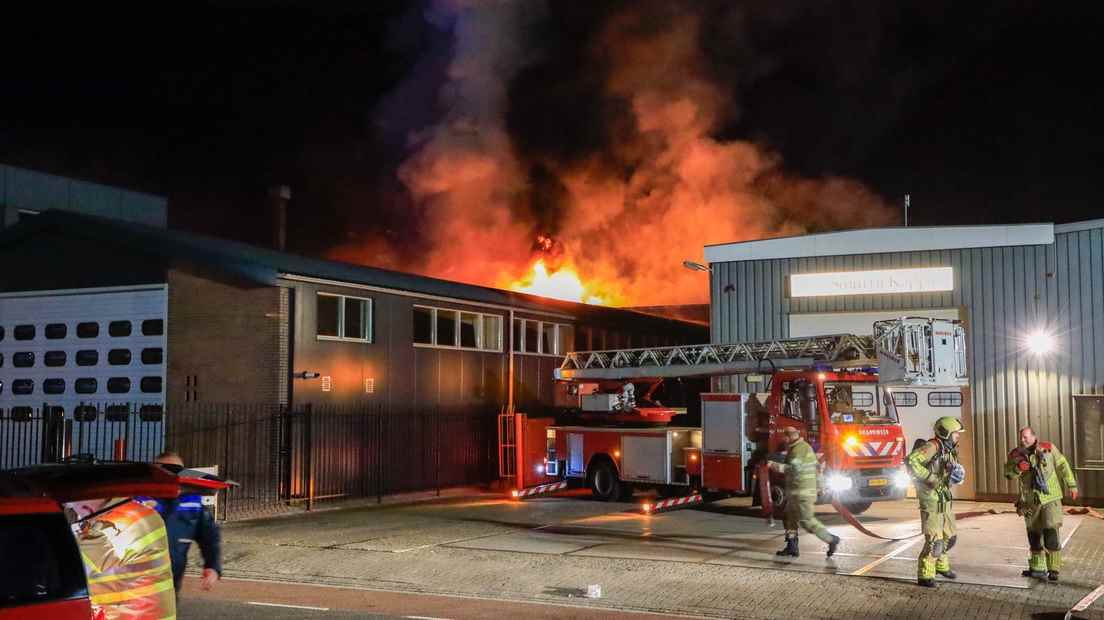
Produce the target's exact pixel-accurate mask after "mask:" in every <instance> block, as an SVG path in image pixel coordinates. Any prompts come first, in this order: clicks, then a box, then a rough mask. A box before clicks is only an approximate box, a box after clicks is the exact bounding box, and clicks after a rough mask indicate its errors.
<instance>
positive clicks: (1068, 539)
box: [1062, 519, 1085, 549]
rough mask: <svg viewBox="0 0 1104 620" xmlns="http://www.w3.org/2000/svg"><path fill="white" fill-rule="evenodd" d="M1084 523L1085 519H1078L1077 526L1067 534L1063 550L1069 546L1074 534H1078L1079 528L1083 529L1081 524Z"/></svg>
mask: <svg viewBox="0 0 1104 620" xmlns="http://www.w3.org/2000/svg"><path fill="white" fill-rule="evenodd" d="M1084 522H1085V520H1084V519H1078V520H1077V525H1075V526H1073V529H1072V530H1070V533H1069V534H1066V539H1065V540H1063V541H1062V548H1063V549H1065V548H1066V545H1068V544H1069V541H1070V539H1071V538H1073V533H1074V532H1076V531H1077V528H1079V527H1081V524H1082V523H1084Z"/></svg>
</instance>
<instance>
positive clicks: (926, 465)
mask: <svg viewBox="0 0 1104 620" xmlns="http://www.w3.org/2000/svg"><path fill="white" fill-rule="evenodd" d="M907 463H908V469H909V473H910V474H911V475H912V479H913V480H914V481H915V482H916V499H917V500H918V501H919V503H920V510H923V511H924V512H943V511H945V510H947V507H948V506H950V503H951V472H950V470H951V467H953V466H954V465H955V464H956V463H958V452H957V451H956V450H955V448H954V447H953V446H949V445H947V444H945V443H944V442H943V441H941V440H940V439H938V438H932V439H929V440H927V441H925V442H924V444H923V445H921V446H918V447H917V448H916V449H915V450H913V451H912V452H911V453H909V455H908V461H907Z"/></svg>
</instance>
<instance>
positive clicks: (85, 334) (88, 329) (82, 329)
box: [77, 323, 100, 338]
mask: <svg viewBox="0 0 1104 620" xmlns="http://www.w3.org/2000/svg"><path fill="white" fill-rule="evenodd" d="M99 335H100V324H99V323H77V338H95V337H96V336H99Z"/></svg>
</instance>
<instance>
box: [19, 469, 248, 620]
mask: <svg viewBox="0 0 1104 620" xmlns="http://www.w3.org/2000/svg"><path fill="white" fill-rule="evenodd" d="M182 486H188V487H189V488H198V489H204V490H206V491H207V492H210V491H213V490H214V489H218V488H225V487H226V486H227V484H226V483H224V482H221V481H218V480H201V479H196V478H192V477H189V476H188V475H187V474H182V475H180V476H178V475H175V474H173V473H170V472H168V471H166V470H165V469H163V468H161V467H159V466H156V465H150V464H147V463H97V464H93V463H74V464H59V465H40V466H35V467H28V468H25V469H17V470H9V471H3V472H0V551H2V553H0V559H2V561H0V620H15V619H16V618H18V619H21V620H25V619H37V618H41V619H43V620H69V619H72V620H89V619H90V618H93V619H94V618H95V616H93V612H92V605H91V600H90V598H89V594H88V584H87V582H86V578H85V569H84V565H83V564H82V560H81V554H80V551H79V550H78V547H77V541H76V537H75V536H74V533H73V530H72V528H71V526H70V524H69V521H68V519H67V518H66V516H65V513H64V510H63V508H62V505H63V504H65V503H67V502H72V501H78V500H89V499H104V498H111V497H133V496H139V495H141V496H147V497H177V496H178V495H179V494H180V489H181V487H182ZM101 615H102V614H101Z"/></svg>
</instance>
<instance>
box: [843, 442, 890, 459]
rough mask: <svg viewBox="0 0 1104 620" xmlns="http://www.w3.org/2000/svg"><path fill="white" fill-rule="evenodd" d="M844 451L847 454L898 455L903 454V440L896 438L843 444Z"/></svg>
mask: <svg viewBox="0 0 1104 620" xmlns="http://www.w3.org/2000/svg"><path fill="white" fill-rule="evenodd" d="M843 451H844V452H845V453H847V456H897V455H898V454H901V442H899V441H897V440H896V439H894V440H891V441H867V442H862V443H857V444H853V445H847V444H844V445H843Z"/></svg>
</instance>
